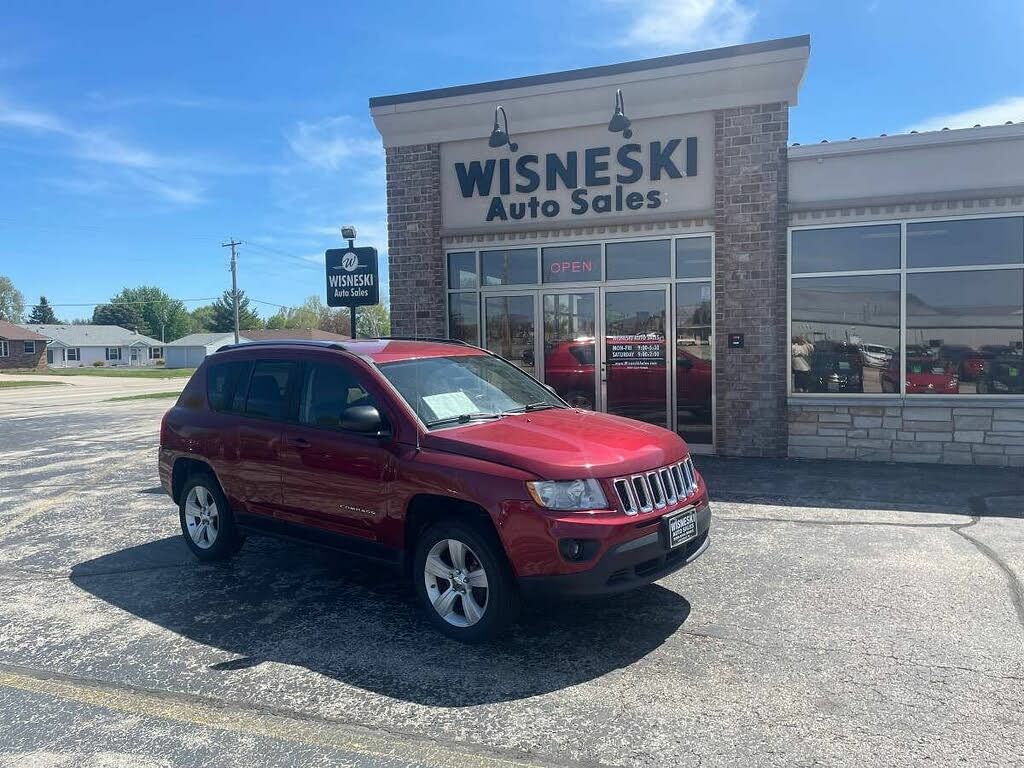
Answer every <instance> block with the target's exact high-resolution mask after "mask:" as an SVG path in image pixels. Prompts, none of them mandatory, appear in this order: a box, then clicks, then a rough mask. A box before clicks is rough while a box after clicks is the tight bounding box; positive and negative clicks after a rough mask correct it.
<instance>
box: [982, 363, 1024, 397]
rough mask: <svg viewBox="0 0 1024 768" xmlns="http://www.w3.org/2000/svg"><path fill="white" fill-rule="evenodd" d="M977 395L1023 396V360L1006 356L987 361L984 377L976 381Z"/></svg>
mask: <svg viewBox="0 0 1024 768" xmlns="http://www.w3.org/2000/svg"><path fill="white" fill-rule="evenodd" d="M978 394H979V395H1022V394H1024V358H1021V357H1020V356H1019V355H1007V356H1006V357H997V358H993V359H991V360H989V361H988V365H987V366H986V370H985V373H984V375H983V376H982V377H981V378H980V379H978Z"/></svg>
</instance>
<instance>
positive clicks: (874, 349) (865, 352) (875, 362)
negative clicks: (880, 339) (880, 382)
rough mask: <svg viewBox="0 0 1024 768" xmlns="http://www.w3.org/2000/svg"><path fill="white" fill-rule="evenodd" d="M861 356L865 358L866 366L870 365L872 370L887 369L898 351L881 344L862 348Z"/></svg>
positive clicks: (866, 345) (867, 345)
mask: <svg viewBox="0 0 1024 768" xmlns="http://www.w3.org/2000/svg"><path fill="white" fill-rule="evenodd" d="M860 354H861V357H862V358H864V365H869V366H871V367H872V368H885V367H886V366H888V365H889V361H890V360H892V356H893V355H895V354H896V350H895V349H893V348H892V347H886V346H883V345H881V344H865V345H863V346H862V347H861V348H860Z"/></svg>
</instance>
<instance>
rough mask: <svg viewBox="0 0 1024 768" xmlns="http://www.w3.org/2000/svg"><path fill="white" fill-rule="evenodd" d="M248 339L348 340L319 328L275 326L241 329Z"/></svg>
mask: <svg viewBox="0 0 1024 768" xmlns="http://www.w3.org/2000/svg"><path fill="white" fill-rule="evenodd" d="M242 333H244V334H245V338H247V339H249V341H278V340H280V339H302V340H303V341H310V340H313V341H348V338H349V337H348V336H343V335H341V334H340V333H331V332H330V331H321V330H320V329H319V328H276V329H272V330H256V331H242Z"/></svg>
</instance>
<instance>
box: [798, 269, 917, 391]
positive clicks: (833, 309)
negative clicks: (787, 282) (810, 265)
mask: <svg viewBox="0 0 1024 768" xmlns="http://www.w3.org/2000/svg"><path fill="white" fill-rule="evenodd" d="M792 321H793V322H792V333H791V339H790V354H791V356H792V371H793V392H821V393H839V394H854V393H861V392H868V393H876V394H877V393H881V392H898V391H899V339H900V277H899V275H861V276H848V277H847V276H840V277H801V278H796V279H794V280H793V286H792ZM893 360H895V361H896V366H895V368H894V367H893V364H892V361H893ZM894 371H895V378H892V376H893V372H894Z"/></svg>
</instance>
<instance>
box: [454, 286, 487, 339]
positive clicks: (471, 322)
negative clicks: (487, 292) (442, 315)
mask: <svg viewBox="0 0 1024 768" xmlns="http://www.w3.org/2000/svg"><path fill="white" fill-rule="evenodd" d="M448 336H449V338H452V339H458V340H459V341H465V342H468V343H470V344H479V343H480V299H479V294H476V293H449V294H448Z"/></svg>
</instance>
